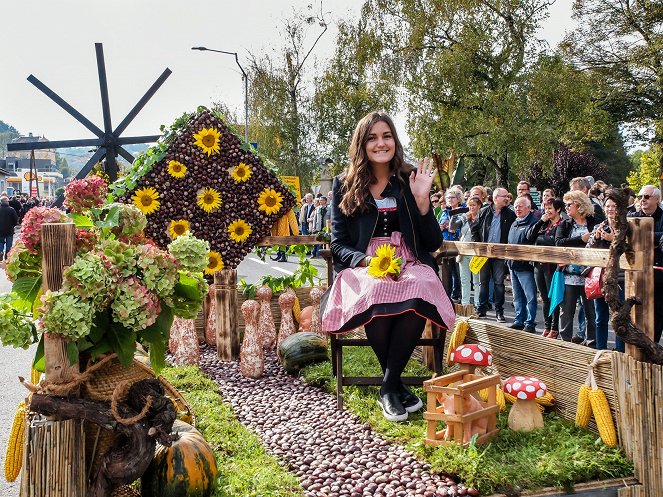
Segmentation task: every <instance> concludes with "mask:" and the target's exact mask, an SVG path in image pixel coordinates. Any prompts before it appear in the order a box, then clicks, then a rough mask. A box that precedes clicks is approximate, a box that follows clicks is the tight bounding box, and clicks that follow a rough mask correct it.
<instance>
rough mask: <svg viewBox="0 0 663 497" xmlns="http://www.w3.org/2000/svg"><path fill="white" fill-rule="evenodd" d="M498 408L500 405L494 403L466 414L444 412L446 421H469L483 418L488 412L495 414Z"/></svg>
mask: <svg viewBox="0 0 663 497" xmlns="http://www.w3.org/2000/svg"><path fill="white" fill-rule="evenodd" d="M499 410H500V406H498V405H494V406H490V407H484V408H483V409H478V410H476V411H473V412H471V413H468V414H445V415H444V416H445V418H446V421H447V423H469V422H470V421H474V420H475V419H479V418H483V417H485V416H488V415H490V414H495V415H497V413H498V412H499Z"/></svg>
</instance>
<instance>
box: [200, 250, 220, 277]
mask: <svg viewBox="0 0 663 497" xmlns="http://www.w3.org/2000/svg"><path fill="white" fill-rule="evenodd" d="M224 266H225V264H224V263H223V259H221V254H219V253H218V252H214V251H212V252H210V253H209V254H207V267H205V274H214V273H216V272H217V271H221V270H222V269H223V268H224Z"/></svg>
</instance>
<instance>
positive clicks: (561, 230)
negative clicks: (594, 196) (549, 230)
mask: <svg viewBox="0 0 663 497" xmlns="http://www.w3.org/2000/svg"><path fill="white" fill-rule="evenodd" d="M597 224H598V223H597V222H596V220H595V219H594V217H593V216H588V217H587V230H588V231H589V232H590V233H591V232H592V230H593V229H594V226H596V225H597ZM571 231H573V219H572V218H568V219H563V220H562V221H561V222H560V223H559V224H558V225H557V232H556V233H555V245H557V246H558V247H585V246H587V242H583V241H582V237H580V236H574V237H571Z"/></svg>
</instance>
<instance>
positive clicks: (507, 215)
mask: <svg viewBox="0 0 663 497" xmlns="http://www.w3.org/2000/svg"><path fill="white" fill-rule="evenodd" d="M508 204H509V192H507V191H506V190H505V189H504V188H495V191H494V192H493V204H492V205H486V206H485V207H482V208H481V210H480V211H479V215H478V216H477V222H476V223H475V224H474V225H473V226H472V228H471V229H472V241H473V242H486V243H507V238H508V234H509V228H511V224H513V222H514V221H515V219H516V215H515V214H514V213H513V211H512V210H511V209H509V208H508V207H507V205H508ZM505 268H506V266H505V265H504V261H503V260H502V259H488V260H487V261H486V263H485V264H484V265H483V267H482V268H481V271H480V272H479V280H480V284H479V304H478V305H477V313H478V315H479V317H482V318H483V317H486V309H487V308H488V288H489V286H490V279H491V277H492V279H493V281H494V283H495V298H494V300H495V317H496V318H497V320H498V321H499V322H500V323H505V322H506V319H504V277H505V276H506V269H505Z"/></svg>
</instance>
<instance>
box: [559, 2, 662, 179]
mask: <svg viewBox="0 0 663 497" xmlns="http://www.w3.org/2000/svg"><path fill="white" fill-rule="evenodd" d="M573 11H574V14H573V16H574V18H575V19H576V20H577V21H578V28H577V29H576V30H575V31H574V32H572V33H571V34H570V35H569V36H568V37H567V39H566V40H565V41H564V43H563V44H562V49H563V50H564V53H565V55H566V56H567V57H568V58H569V60H571V61H572V62H573V63H574V64H576V66H577V67H579V68H581V69H583V70H586V71H588V72H592V73H594V74H596V75H598V76H599V77H600V80H601V81H602V84H601V85H598V86H597V91H598V92H599V97H600V99H601V103H602V105H603V106H604V108H606V109H607V110H609V111H610V112H612V113H613V115H614V116H615V117H616V119H617V120H618V121H619V122H621V123H623V124H624V125H626V129H627V131H628V132H629V135H630V138H631V139H632V140H643V139H645V138H646V137H651V144H652V145H653V146H654V147H655V148H656V149H661V146H662V145H663V30H662V29H661V24H662V23H663V7H662V5H661V2H660V1H648V0H637V1H633V0H631V1H625V0H576V1H575V2H574V4H573ZM658 158H659V161H660V162H659V174H660V173H663V154H661V153H658ZM657 177H658V175H657Z"/></svg>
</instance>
